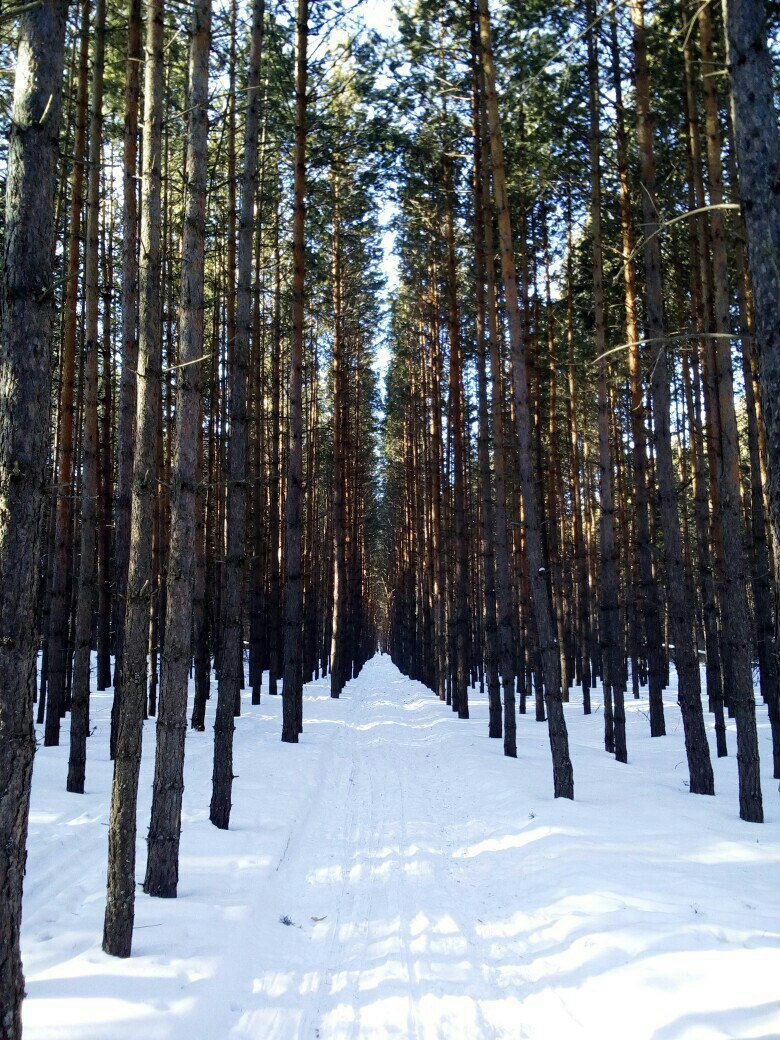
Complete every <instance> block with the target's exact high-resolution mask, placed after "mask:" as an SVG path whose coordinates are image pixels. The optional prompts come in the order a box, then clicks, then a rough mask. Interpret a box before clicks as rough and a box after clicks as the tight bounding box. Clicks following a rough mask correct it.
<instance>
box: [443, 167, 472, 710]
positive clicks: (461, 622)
mask: <svg viewBox="0 0 780 1040" xmlns="http://www.w3.org/2000/svg"><path fill="white" fill-rule="evenodd" d="M453 193H454V186H453V183H452V164H451V161H450V159H449V158H448V157H446V158H445V160H444V194H445V200H444V206H445V214H444V236H445V242H446V248H447V331H448V335H449V341H450V430H451V435H452V466H453V470H454V473H453V489H452V514H453V527H452V532H453V539H454V545H453V548H454V557H455V560H454V563H455V572H454V583H453V615H454V617H453V635H454V640H455V643H454V650H455V660H454V661H453V665H454V668H453V672H452V676H453V680H454V683H455V686H454V689H453V699H452V706H453V709H454V710H456V711H457V713H458V718H461V719H467V718H468V717H469V699H468V674H467V672H468V669H467V660H466V657H467V640H468V616H467V598H468V531H467V528H466V472H465V470H466V447H465V444H464V440H465V438H464V432H465V431H464V425H465V423H464V416H463V372H462V360H461V345H460V317H459V314H458V296H457V291H458V287H457V261H456V256H455V217H454V214H453V207H454V200H453Z"/></svg>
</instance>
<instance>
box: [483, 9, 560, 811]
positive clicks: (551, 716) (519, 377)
mask: <svg viewBox="0 0 780 1040" xmlns="http://www.w3.org/2000/svg"><path fill="white" fill-rule="evenodd" d="M478 10H479V30H480V42H481V47H482V63H483V69H484V75H485V99H486V106H487V113H488V120H489V125H490V146H491V160H492V167H493V188H494V195H495V205H496V210H497V213H498V228H499V239H500V250H501V264H502V268H503V272H504V292H505V295H506V302H507V310H508V315H509V333H510V341H511V351H512V371H513V378H514V392H515V419H516V423H517V434H518V441H519V465H520V482H521V490H522V496H523V509H524V514H525V537H526V550H527V555H528V563H529V570H530V580H531V589H532V597H533V613H534V622H535V627H536V633H537V638H538V641H539V653H540V656H541V659H542V673H543V677H544V686H545V690H544V693H545V701H546V705H547V717H548V728H549V735H550V749H551V752H552V759H553V784H554V793H555V797H556V798H558V797H563V798H573V797H574V773H573V770H572V765H571V759H570V758H569V740H568V734H567V731H566V719H565V717H564V714H563V704H562V702H561V676H560V658H559V655H558V645H557V644H558V640H557V637H556V632H555V623H554V619H553V617H552V610H551V607H550V594H549V588H548V583H547V572H546V568H545V563H544V551H543V546H542V531H541V521H540V514H539V502H538V500H537V497H536V485H535V473H534V465H533V458H532V445H531V422H530V415H529V410H528V378H527V375H526V365H525V345H524V337H523V328H522V319H521V315H520V308H519V303H518V298H517V273H516V268H515V257H514V243H513V238H512V225H511V218H510V214H509V199H508V198H507V191H506V178H505V174H504V155H503V142H502V140H501V124H500V120H499V113H498V98H497V96H496V75H495V68H494V65H493V48H492V43H491V39H490V14H489V11H488V0H479V7H478Z"/></svg>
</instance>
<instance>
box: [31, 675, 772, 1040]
mask: <svg viewBox="0 0 780 1040" xmlns="http://www.w3.org/2000/svg"><path fill="white" fill-rule="evenodd" d="M215 699H216V698H215V697H212V699H211V700H210V701H209V715H208V725H207V731H206V733H193V732H191V731H189V732H188V734H187V755H186V765H185V784H186V787H185V794H184V812H183V833H182V845H181V868H180V882H179V898H178V899H176V900H158V899H152V898H150V897H148V896H146V895H144V894H143V891H142V890H141V888H140V882H141V880H142V878H143V874H144V868H145V862H146V841H145V838H146V826H147V823H148V818H149V805H150V801H151V782H152V775H153V763H154V721H153V720H151V721H149V722H147V723H146V724H145V732H144V757H143V763H142V771H141V787H140V799H139V817H138V818H139V833H138V861H137V871H136V876H137V878H138V881H139V888H138V895H137V901H136V932H135V938H134V946H133V956H132V957H131V958H130V959H128V960H124V961H121V960H116V959H113V958H110V957H108V956H106V955H104V954H103V953H102V951H101V949H100V940H101V934H102V919H103V909H104V898H105V863H106V850H107V824H108V808H109V793H110V783H111V764H110V762H109V761H108V724H109V715H110V703H111V702H110V693H109V694H101V693H97V694H95V695H94V698H93V702H92V715H93V718H92V724H93V726H94V727H95V730H96V732H95V735H94V736H93V737H92V738H91V739H90V741H89V748H88V761H87V793H86V794H85V795H83V796H79V795H72V794H67V793H66V792H65V790H64V788H65V776H66V771H67V742H68V729H67V722H66V723H65V725H64V728H63V740H62V745H61V746H60V747H59V748H57V749H46V750H43V749H41V750H40V751H39V753H38V755H37V756H36V763H35V773H34V780H33V796H32V809H31V818H30V842H29V852H28V864H27V877H26V880H25V892H24V921H23V953H24V963H25V970H26V977H27V994H28V996H27V1000H26V1003H25V1008H24V1024H25V1037H26V1040H63V1038H67V1040H86V1038H90V1040H119V1038H121V1040H128V1038H131V1040H135V1038H139V1040H140V1038H141V1037H143V1038H144V1040H158V1038H159V1040H162V1038H168V1040H174V1038H176V1040H178V1038H180V1040H296V1038H302V1040H304V1038H305V1040H391V1038H397V1040H405V1038H410V1040H461V1038H463V1040H482V1038H499V1037H500V1038H512V1040H514V1038H521V1037H529V1038H534V1040H547V1038H550V1040H553V1038H555V1040H561V1038H563V1040H575V1038H591V1037H593V1038H594V1040H595V1038H598V1040H610V1038H613V1037H614V1038H616V1040H617V1038H620V1040H643V1038H648V1040H650V1038H652V1040H683V1038H691V1040H709V1038H714V1037H735V1038H740V1040H747V1038H750V1037H763V1038H770V1037H775V1038H777V1037H780V999H778V995H779V994H778V977H779V976H780V892H779V891H778V877H779V876H780V874H779V873H778V866H779V865H780V806H778V790H777V788H778V784H777V782H776V781H774V780H773V779H772V777H771V762H772V756H771V743H770V738H769V728H768V722H767V718H766V711H765V708H764V707H763V706H762V705H759V706H758V713H759V733H760V739H761V750H762V769H763V785H764V809H765V815H766V821H767V822H766V823H765V824H764V825H763V826H761V825H754V824H746V823H742V822H741V821H740V820H739V819H738V815H737V814H738V805H737V792H736V761H735V759H734V757H733V756H734V754H735V734H734V731H733V723H731V724H729V752H730V756H731V757H729V758H728V759H723V760H717V759H715V758H714V757H713V766H714V768H715V776H716V790H717V795H716V797H715V798H714V799H713V798H702V797H695V796H692V795H690V794H688V793H687V791H686V779H687V770H686V765H685V754H684V745H683V735H682V727H681V722H680V716H679V711H678V709H677V706H676V704H675V703H674V695H673V693H672V692H671V691H667V693H666V694H665V701H666V712H667V732H668V736H666V737H664V738H659V739H657V740H651V739H650V737H649V735H648V723H647V718H646V713H647V702H646V700H645V699H641V700H638V701H634V700H632V699H630V698H629V699H628V700H627V716H628V719H627V735H628V749H629V764H628V765H627V766H624V765H620V764H618V763H616V762H615V761H614V760H613V759H612V758H611V757H610V756H608V755H606V754H605V752H604V751H603V745H602V729H603V717H602V714H601V702H600V698H599V696H598V695H596V696H595V697H594V714H593V715H592V716H591V717H589V718H584V717H583V716H582V714H581V711H582V709H581V702H580V699H579V691H577V690H575V691H573V695H572V702H571V703H570V704H568V705H567V706H566V717H567V722H568V724H569V738H570V744H571V752H572V758H573V762H574V775H575V796H576V801H575V802H573V803H571V802H566V801H562V800H558V801H555V800H554V799H553V798H552V793H551V792H552V769H551V765H550V761H549V746H548V740H547V727H546V724H544V725H542V724H538V723H536V722H535V721H534V719H533V716H532V715H530V716H525V717H520V718H519V719H518V755H519V758H518V760H517V761H511V760H508V759H505V758H503V755H502V747H501V742H500V741H491V740H489V739H488V737H487V703H486V698H485V697H484V696H481V695H479V694H478V693H472V697H471V714H472V717H471V720H469V721H468V722H466V721H462V720H458V719H457V718H456V717H454V716H453V714H452V712H451V710H450V709H449V708H447V707H446V706H445V705H443V704H441V703H440V702H439V701H438V700H437V699H436V697H435V696H434V695H433V694H432V693H431V692H430V691H429V690H427V689H426V688H425V687H423V686H422V685H421V684H419V683H416V682H412V681H411V680H409V679H406V678H404V677H403V676H402V675H401V674H400V672H399V671H398V670H397V669H396V668H395V666H394V665H393V664H392V663H391V662H390V660H389V658H388V657H386V656H381V657H380V656H378V657H376V658H374V659H373V660H372V661H370V662H369V663H368V664H367V665H366V667H365V668H364V670H363V672H362V673H361V675H360V676H359V678H358V679H357V680H354V681H353V682H351V683H349V684H348V685H347V687H346V689H345V691H344V693H343V694H342V697H341V699H340V700H337V701H334V700H331V698H330V697H329V681H328V680H327V679H325V680H320V681H318V682H313V683H310V684H309V685H308V686H307V687H306V689H305V704H304V728H305V732H304V734H303V736H302V738H301V743H300V744H299V745H298V746H295V745H285V744H282V743H281V742H280V740H279V732H280V715H281V698H271V697H269V696H267V695H266V694H265V692H264V694H263V703H262V704H261V705H260V706H259V707H252V706H251V704H250V703H249V695H248V693H247V694H246V695H245V697H244V700H243V705H242V712H243V713H242V716H241V717H240V718H239V719H237V720H236V724H237V725H236V734H235V765H234V770H235V773H236V774H237V776H236V780H235V782H234V787H233V801H234V804H233V813H232V817H231V829H230V831H228V832H224V831H218V830H216V829H215V828H214V827H212V826H211V824H210V823H209V820H208V805H209V797H210V784H211V765H212V748H213V742H212V740H211V739H210V737H211V727H212V725H213V713H214V708H215ZM707 718H708V727H709V730H710V742H711V747H712V749H713V756H714V735H713V733H712V726H711V719H710V717H709V716H708V717H707ZM284 915H287V917H289V919H290V920H291V921H292V923H291V924H289V925H285V924H283V923H282V922H281V920H280V918H281V917H282V916H284Z"/></svg>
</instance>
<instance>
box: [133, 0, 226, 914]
mask: <svg viewBox="0 0 780 1040" xmlns="http://www.w3.org/2000/svg"><path fill="white" fill-rule="evenodd" d="M210 44H211V0H197V2H196V4H195V5H194V7H193V11H192V25H191V28H190V57H189V86H190V89H189V97H188V99H187V108H188V111H189V130H188V138H187V160H186V176H185V183H186V197H185V203H184V234H183V239H182V270H181V296H180V300H179V335H180V345H179V368H178V373H177V377H178V386H177V390H176V442H175V446H174V455H173V466H172V482H173V488H172V498H171V546H170V557H169V560H168V584H167V608H168V609H167V615H168V616H167V623H166V627H165V643H164V647H163V658H162V667H161V682H160V709H159V713H158V716H157V748H156V752H155V760H154V788H153V795H152V814H151V821H150V824H149V852H148V858H147V863H146V878H145V880H144V890H145V891H146V892H148V893H149V894H150V895H153V896H163V897H174V896H175V895H176V891H177V885H178V880H179V837H180V834H181V800H182V792H183V790H184V741H185V736H186V732H187V688H188V680H189V670H190V662H191V660H192V653H191V633H192V625H193V592H194V581H195V561H196V551H195V541H196V533H197V532H196V508H195V498H196V489H195V481H196V477H197V470H198V422H199V419H200V361H201V360H202V354H203V322H204V303H203V292H204V290H203V276H204V255H205V230H206V173H207V171H206V160H207V142H208V88H209V48H210Z"/></svg>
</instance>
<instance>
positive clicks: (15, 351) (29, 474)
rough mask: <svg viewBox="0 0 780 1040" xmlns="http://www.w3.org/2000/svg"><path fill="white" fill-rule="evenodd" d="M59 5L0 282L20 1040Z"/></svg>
mask: <svg viewBox="0 0 780 1040" xmlns="http://www.w3.org/2000/svg"><path fill="white" fill-rule="evenodd" d="M66 13H67V5H66V4H65V3H62V2H54V0H43V2H42V3H40V4H36V5H35V6H32V7H29V8H28V9H27V10H25V11H23V12H22V14H21V16H20V22H19V45H18V50H17V61H16V83H15V87H14V101H13V109H12V113H11V124H10V136H9V140H8V159H7V166H6V192H5V228H4V232H5V233H4V237H3V258H2V259H3V263H2V280H1V281H0V304H1V306H0V313H1V314H2V325H1V326H0V502H2V513H1V515H2V523H0V675H2V682H0V732H2V734H3V738H2V741H0V935H2V944H0V1032H2V1035H3V1037H4V1040H21V1036H22V1018H21V1005H22V998H23V996H24V976H23V974H22V962H21V954H20V950H19V929H20V926H21V917H22V878H23V877H24V865H25V856H26V851H25V850H26V844H27V821H28V815H29V806H30V780H31V777H32V762H33V752H34V750H35V737H34V733H33V702H32V694H33V690H34V689H35V681H34V678H35V660H36V651H37V638H36V633H37V629H36V624H35V608H36V603H35V599H36V589H37V587H38V567H39V561H40V555H41V547H42V536H43V526H44V501H45V496H44V488H45V486H46V479H47V472H48V457H49V456H48V434H49V395H50V390H51V324H52V303H53V287H52V258H53V256H54V248H53V244H54V200H55V197H56V192H55V177H56V171H57V138H58V133H59V126H60V94H61V86H62V69H63V63H64V52H65V19H66Z"/></svg>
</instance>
